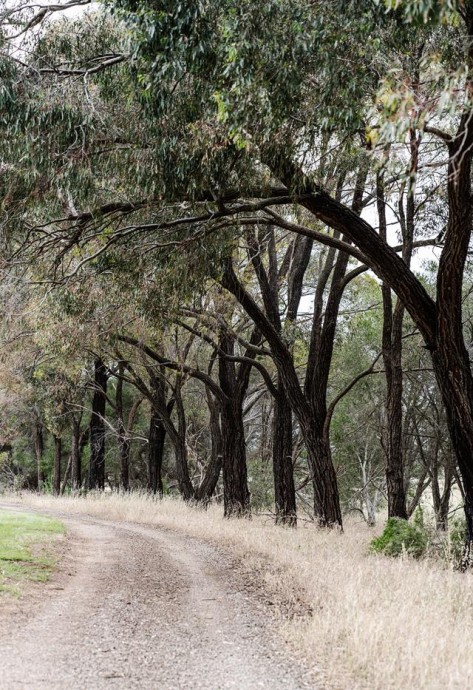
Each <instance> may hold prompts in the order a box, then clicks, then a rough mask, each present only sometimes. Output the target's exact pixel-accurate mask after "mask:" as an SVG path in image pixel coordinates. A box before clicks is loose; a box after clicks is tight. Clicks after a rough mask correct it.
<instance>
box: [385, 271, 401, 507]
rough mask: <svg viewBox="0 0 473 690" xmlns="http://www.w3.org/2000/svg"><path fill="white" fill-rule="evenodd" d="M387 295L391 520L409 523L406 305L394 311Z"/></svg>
mask: <svg viewBox="0 0 473 690" xmlns="http://www.w3.org/2000/svg"><path fill="white" fill-rule="evenodd" d="M382 292H383V309H384V313H383V362H384V369H385V372H386V405H385V406H386V424H385V429H384V432H383V450H384V454H385V458H386V490H387V494H388V517H390V518H391V517H397V518H402V519H403V520H407V506H406V492H405V484H404V469H403V465H404V463H403V453H402V383H403V382H402V312H403V311H404V309H403V307H402V305H401V304H400V303H399V302H398V304H397V305H396V308H395V310H394V314H393V312H392V299H391V290H390V288H389V287H387V286H386V285H383V287H382Z"/></svg>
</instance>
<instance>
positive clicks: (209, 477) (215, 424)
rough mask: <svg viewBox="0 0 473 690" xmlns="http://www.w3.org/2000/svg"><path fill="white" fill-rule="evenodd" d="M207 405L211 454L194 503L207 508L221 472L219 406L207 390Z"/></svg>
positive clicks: (221, 450) (221, 453) (221, 452)
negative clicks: (201, 504) (200, 503)
mask: <svg viewBox="0 0 473 690" xmlns="http://www.w3.org/2000/svg"><path fill="white" fill-rule="evenodd" d="M207 404H208V406H209V411H210V439H211V445H212V449H211V453H210V462H209V464H208V467H207V469H206V471H205V475H204V478H203V480H202V482H201V484H200V486H199V487H198V488H197V489H196V492H195V498H196V501H199V502H202V503H203V504H204V505H205V506H207V505H208V504H209V502H210V499H211V498H212V496H213V494H214V491H215V489H216V486H217V482H218V480H219V477H220V472H221V471H222V455H223V449H222V431H221V428H220V405H219V404H218V402H217V400H212V398H211V393H210V392H209V390H208V389H207Z"/></svg>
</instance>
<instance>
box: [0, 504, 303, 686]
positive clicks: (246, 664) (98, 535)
mask: <svg viewBox="0 0 473 690" xmlns="http://www.w3.org/2000/svg"><path fill="white" fill-rule="evenodd" d="M4 507H5V508H9V509H11V506H4ZM59 517H60V518H61V519H62V520H63V522H65V523H66V525H67V529H68V534H69V545H68V547H67V550H66V554H65V557H64V559H63V560H62V564H61V566H60V571H59V573H58V574H57V576H56V577H55V578H54V580H53V582H51V583H50V584H49V585H47V586H46V588H45V590H43V592H42V596H41V598H39V597H36V598H33V599H32V600H30V603H28V601H24V602H22V603H21V604H20V609H21V610H20V611H16V612H15V611H13V615H11V616H10V617H8V618H6V617H5V615H2V611H1V603H0V688H1V690H59V689H61V690H79V689H80V690H102V688H107V689H109V690H118V689H120V690H124V689H128V688H130V689H131V688H139V689H140V690H148V689H149V690H151V689H152V690H168V689H169V690H171V688H172V689H173V690H176V689H178V690H180V689H183V690H187V689H189V690H193V689H197V688H205V689H206V690H217V689H218V690H220V689H222V690H223V689H227V688H228V689H230V688H234V689H238V690H249V689H250V688H251V689H252V690H253V689H256V688H267V689H268V690H269V689H271V690H279V689H281V690H282V689H283V688H284V690H296V689H299V688H314V687H315V685H314V682H313V681H311V680H310V678H309V675H308V674H307V671H306V670H304V669H303V668H302V667H301V666H300V665H299V664H298V662H297V661H295V660H293V659H291V658H290V657H289V656H288V652H287V650H284V649H283V648H282V646H281V644H282V643H281V641H280V640H279V641H278V639H277V637H276V636H275V635H273V634H272V631H271V626H274V621H273V620H272V618H271V616H270V615H269V614H268V612H267V611H266V610H265V607H264V606H263V605H262V604H261V603H259V602H258V600H257V599H256V598H255V597H254V596H252V595H251V594H249V593H248V587H247V585H248V584H249V583H248V582H245V581H243V579H244V578H243V579H242V576H241V575H238V574H237V573H235V572H234V570H233V569H232V567H231V561H230V560H229V559H228V558H227V557H226V556H224V555H223V554H221V553H220V552H219V551H218V550H216V549H214V548H213V547H211V546H208V545H206V544H203V543H201V542H199V541H197V540H194V539H191V538H187V537H185V536H182V535H178V534H175V533H171V532H166V531H162V530H160V529H155V528H151V527H150V528H147V527H142V526H139V525H135V524H130V523H126V524H125V523H111V522H106V521H101V520H96V519H88V518H80V517H65V516H63V515H59ZM32 606H34V610H31V608H32Z"/></svg>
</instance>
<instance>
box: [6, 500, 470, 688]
mask: <svg viewBox="0 0 473 690" xmlns="http://www.w3.org/2000/svg"><path fill="white" fill-rule="evenodd" d="M14 500H16V501H18V498H17V497H15V499H14ZM21 500H22V502H23V503H24V504H25V505H29V506H35V507H37V508H54V509H57V510H61V511H64V512H67V513H81V514H88V515H93V516H97V517H101V518H105V519H109V520H117V521H130V522H137V523H146V524H151V525H161V526H163V527H166V528H170V529H176V530H179V531H183V532H186V533H187V534H189V535H192V536H195V537H198V538H201V539H206V540H210V541H212V542H214V543H216V544H219V545H220V546H223V547H226V548H229V549H230V550H231V551H232V552H233V553H234V554H235V555H236V556H237V557H238V558H240V559H242V560H243V561H244V562H245V563H246V564H252V563H254V564H258V567H259V570H260V571H261V564H263V568H264V570H265V576H266V578H267V581H268V585H269V586H270V587H271V588H274V587H275V586H276V587H277V588H278V590H279V595H280V596H281V598H286V599H298V598H304V599H306V600H307V603H308V604H309V605H310V606H311V607H312V609H313V615H312V617H311V618H306V619H305V620H303V621H302V620H301V619H300V618H299V619H294V621H293V622H287V621H282V623H281V626H282V632H283V634H284V635H285V637H286V638H287V639H289V640H290V642H291V643H292V644H293V645H294V646H295V647H297V649H299V650H300V651H301V652H302V653H303V654H304V655H305V656H306V657H307V658H308V659H309V660H311V662H312V663H314V664H317V666H318V667H322V668H323V669H324V677H325V679H326V682H327V685H328V686H329V687H331V688H343V689H345V690H346V689H348V688H349V689H350V690H351V689H354V690H355V689H358V688H369V689H370V690H375V689H379V690H381V689H382V690H394V689H396V690H401V689H402V690H411V689H412V690H414V689H415V690H437V689H438V690H440V689H442V690H444V689H448V688H465V687H468V686H470V685H471V684H472V683H473V663H472V657H471V641H470V638H469V635H470V632H471V630H472V629H473V578H472V577H471V575H460V574H459V573H456V572H452V571H449V570H447V569H445V568H443V567H442V565H441V564H440V563H435V562H431V561H423V562H413V561H410V560H408V559H404V560H402V559H401V560H390V559H387V558H385V557H383V556H372V555H368V544H369V541H370V539H371V538H372V537H373V532H372V531H371V530H369V529H368V528H367V527H366V526H365V525H363V524H357V523H355V522H348V524H347V525H346V530H345V533H344V534H343V535H341V534H339V533H336V532H331V533H328V532H326V531H322V530H318V529H316V528H314V527H313V526H306V527H302V528H300V529H298V530H297V531H295V532H294V531H292V530H288V529H284V528H278V527H275V526H273V525H272V524H270V522H269V521H268V520H263V519H262V518H255V519H253V520H252V521H251V522H250V521H245V522H243V523H242V522H238V521H228V520H223V519H222V516H221V509H220V508H211V509H209V510H208V511H207V512H204V511H202V510H198V509H193V508H190V507H187V506H186V505H185V504H183V503H182V502H180V501H176V500H164V501H161V502H155V501H152V500H150V499H147V498H146V497H139V496H136V495H131V496H127V497H122V496H117V495H107V496H97V497H88V498H86V499H84V498H62V499H53V498H48V497H41V496H34V495H24V496H23V497H22V499H21ZM275 572H276V573H277V576H275ZM275 580H277V582H275Z"/></svg>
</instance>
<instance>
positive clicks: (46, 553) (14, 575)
mask: <svg viewBox="0 0 473 690" xmlns="http://www.w3.org/2000/svg"><path fill="white" fill-rule="evenodd" d="M64 531H65V528H64V525H63V524H62V523H61V522H59V521H58V520H53V519H52V518H48V517H44V516H43V515H33V514H31V513H17V512H13V511H8V510H0V595H1V594H5V593H9V594H14V595H16V596H18V595H19V594H20V593H21V584H22V582H24V581H28V580H29V581H33V582H46V581H47V580H48V579H49V576H50V574H51V571H52V569H53V567H54V565H55V559H54V557H53V555H52V543H53V541H54V539H55V537H57V535H59V534H63V533H64Z"/></svg>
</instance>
